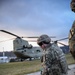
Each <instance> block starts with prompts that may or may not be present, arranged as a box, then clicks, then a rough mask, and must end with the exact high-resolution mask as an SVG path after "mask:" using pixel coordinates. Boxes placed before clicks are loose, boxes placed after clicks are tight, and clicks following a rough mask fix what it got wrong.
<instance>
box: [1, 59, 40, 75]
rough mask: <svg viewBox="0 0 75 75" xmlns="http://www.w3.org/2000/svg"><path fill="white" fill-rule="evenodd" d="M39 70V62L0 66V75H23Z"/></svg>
mask: <svg viewBox="0 0 75 75" xmlns="http://www.w3.org/2000/svg"><path fill="white" fill-rule="evenodd" d="M39 68H40V61H39V60H35V61H25V62H14V63H6V64H0V75H24V74H26V73H30V72H35V71H39Z"/></svg>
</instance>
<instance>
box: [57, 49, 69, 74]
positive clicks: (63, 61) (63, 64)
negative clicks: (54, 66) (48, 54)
mask: <svg viewBox="0 0 75 75" xmlns="http://www.w3.org/2000/svg"><path fill="white" fill-rule="evenodd" d="M57 51H58V56H59V63H60V66H61V70H62V73H64V74H66V73H67V69H68V65H67V61H66V57H65V55H64V53H63V52H62V50H61V49H60V48H59V49H58V50H57Z"/></svg>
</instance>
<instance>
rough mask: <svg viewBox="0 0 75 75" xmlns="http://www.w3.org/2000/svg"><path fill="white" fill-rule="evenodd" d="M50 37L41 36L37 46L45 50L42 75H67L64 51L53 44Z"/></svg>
mask: <svg viewBox="0 0 75 75" xmlns="http://www.w3.org/2000/svg"><path fill="white" fill-rule="evenodd" d="M50 42H51V39H50V37H49V36H48V35H41V36H40V37H39V38H38V39H37V44H38V45H39V46H40V47H41V48H42V49H43V56H42V61H41V62H42V72H41V75H67V67H68V65H67V62H66V58H65V55H64V54H63V52H62V50H61V49H60V48H59V47H58V46H57V45H56V43H54V44H51V43H50Z"/></svg>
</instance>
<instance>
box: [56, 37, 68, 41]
mask: <svg viewBox="0 0 75 75" xmlns="http://www.w3.org/2000/svg"><path fill="white" fill-rule="evenodd" d="M66 39H68V37H67V38H63V39H59V40H56V41H62V40H66Z"/></svg>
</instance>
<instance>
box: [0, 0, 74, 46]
mask: <svg viewBox="0 0 75 75" xmlns="http://www.w3.org/2000/svg"><path fill="white" fill-rule="evenodd" d="M70 2H71V0H0V29H2V30H7V31H10V32H12V33H14V34H16V35H19V36H40V35H41V34H48V35H49V36H56V39H61V38H64V37H68V34H69V30H70V28H71V26H72V24H73V21H74V20H75V13H74V12H72V11H71V8H70ZM8 37H9V38H10V39H11V38H12V37H13V36H10V35H7V34H4V33H2V32H0V41H2V40H4V38H8ZM2 46H3V45H2ZM2 46H0V47H2Z"/></svg>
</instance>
